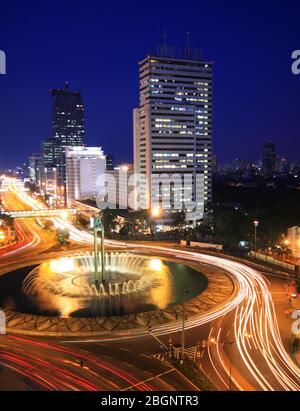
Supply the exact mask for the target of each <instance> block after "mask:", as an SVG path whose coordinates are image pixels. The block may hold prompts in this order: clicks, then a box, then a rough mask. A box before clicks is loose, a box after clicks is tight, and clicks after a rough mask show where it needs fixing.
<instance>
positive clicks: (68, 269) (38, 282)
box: [0, 217, 207, 319]
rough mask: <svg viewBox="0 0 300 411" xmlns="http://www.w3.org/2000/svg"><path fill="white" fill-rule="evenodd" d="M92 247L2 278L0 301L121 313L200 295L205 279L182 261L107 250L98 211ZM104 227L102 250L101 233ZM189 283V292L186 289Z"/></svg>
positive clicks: (86, 314)
mask: <svg viewBox="0 0 300 411" xmlns="http://www.w3.org/2000/svg"><path fill="white" fill-rule="evenodd" d="M92 227H93V229H94V239H95V241H94V252H93V253H89V252H87V253H81V254H77V255H72V256H68V257H62V258H58V259H53V260H50V261H46V262H44V263H42V264H40V265H39V266H36V267H30V268H29V270H28V269H27V267H26V268H24V269H20V271H19V270H17V271H16V273H15V275H16V277H14V275H12V274H10V275H8V276H4V277H3V278H2V277H1V278H0V307H4V308H6V309H10V310H12V311H17V312H21V313H28V314H33V315H40V316H45V317H77V318H98V317H106V318H107V317H120V318H123V319H124V318H128V316H129V315H130V314H137V313H144V312H146V311H153V310H157V309H159V310H163V309H165V308H167V307H168V306H170V305H173V304H180V303H182V302H183V301H185V300H186V299H187V298H193V296H196V295H198V294H199V293H200V292H201V291H202V290H203V289H204V288H205V287H206V286H207V280H206V278H205V277H204V276H202V275H201V273H199V271H197V270H195V269H194V268H192V267H189V266H187V265H186V264H182V263H180V262H178V261H170V260H168V259H164V258H159V257H157V256H155V257H151V256H147V255H140V254H134V253H128V252H109V253H105V250H104V230H103V225H102V221H101V218H100V217H96V219H95V220H93V221H92ZM99 232H101V251H100V252H99V251H98V233H99ZM187 285H188V286H189V290H190V293H189V296H188V297H187V296H185V295H184V294H183V292H182V290H183V289H185V288H186V287H187Z"/></svg>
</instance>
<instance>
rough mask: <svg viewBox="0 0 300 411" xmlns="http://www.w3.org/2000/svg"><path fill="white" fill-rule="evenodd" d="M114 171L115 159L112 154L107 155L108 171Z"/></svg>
mask: <svg viewBox="0 0 300 411" xmlns="http://www.w3.org/2000/svg"><path fill="white" fill-rule="evenodd" d="M113 169H114V158H113V155H112V154H107V155H106V170H113Z"/></svg>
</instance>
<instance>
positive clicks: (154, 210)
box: [151, 207, 160, 239]
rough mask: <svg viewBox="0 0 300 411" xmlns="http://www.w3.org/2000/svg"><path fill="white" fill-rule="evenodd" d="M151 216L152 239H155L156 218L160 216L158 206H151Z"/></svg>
mask: <svg viewBox="0 0 300 411" xmlns="http://www.w3.org/2000/svg"><path fill="white" fill-rule="evenodd" d="M151 216H152V218H153V234H154V239H156V218H157V217H159V216H160V208H159V207H153V208H152V209H151Z"/></svg>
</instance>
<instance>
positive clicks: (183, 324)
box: [180, 288, 189, 364]
mask: <svg viewBox="0 0 300 411" xmlns="http://www.w3.org/2000/svg"><path fill="white" fill-rule="evenodd" d="M188 292H189V290H188V289H187V288H184V290H183V295H185V294H187V293H188ZM184 303H185V301H183V304H182V305H183V307H182V330H181V352H182V355H181V361H180V362H181V364H183V363H184V346H185V305H184Z"/></svg>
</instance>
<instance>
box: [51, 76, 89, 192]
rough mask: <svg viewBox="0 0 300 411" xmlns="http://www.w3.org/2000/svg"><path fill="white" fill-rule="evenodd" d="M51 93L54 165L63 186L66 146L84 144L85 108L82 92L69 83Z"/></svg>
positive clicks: (59, 183)
mask: <svg viewBox="0 0 300 411" xmlns="http://www.w3.org/2000/svg"><path fill="white" fill-rule="evenodd" d="M50 93H51V104H52V138H53V153H54V161H55V164H54V166H55V167H56V168H57V175H58V185H59V187H61V188H62V187H64V186H65V182H66V170H65V147H74V146H76V147H79V146H84V131H85V130H84V108H83V102H82V98H81V94H80V92H79V91H71V90H70V89H69V85H68V83H66V84H65V87H64V88H63V89H53V90H51V91H50Z"/></svg>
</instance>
